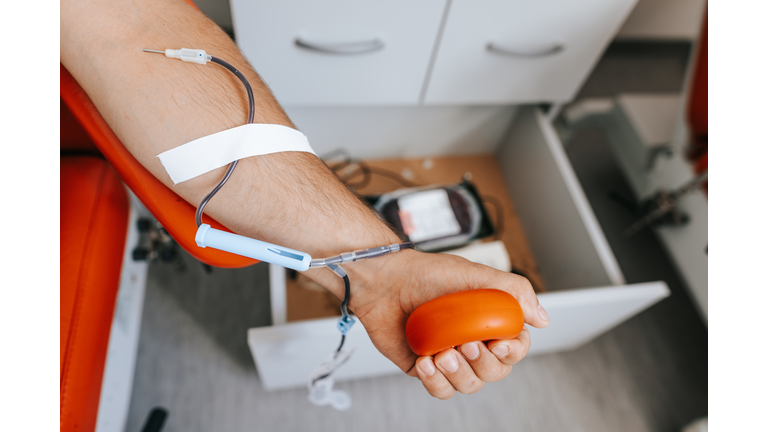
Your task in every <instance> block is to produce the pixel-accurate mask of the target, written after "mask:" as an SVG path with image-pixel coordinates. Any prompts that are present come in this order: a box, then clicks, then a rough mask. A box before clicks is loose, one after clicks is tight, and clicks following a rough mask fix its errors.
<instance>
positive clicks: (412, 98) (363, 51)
mask: <svg viewBox="0 0 768 432" xmlns="http://www.w3.org/2000/svg"><path fill="white" fill-rule="evenodd" d="M445 3H446V2H445V0H421V1H418V2H409V1H406V0H396V1H388V2H381V1H352V0H328V1H322V2H318V1H306V0H286V1H279V2H277V1H265V0H231V7H232V18H233V24H234V28H235V40H236V42H237V44H238V46H239V47H240V49H241V50H242V51H243V53H244V54H245V56H246V58H247V59H248V60H249V61H250V62H251V64H252V65H253V66H254V67H255V68H256V71H258V72H259V74H260V75H261V76H262V78H263V79H264V81H265V82H266V83H267V85H268V86H269V87H270V88H271V89H272V92H273V93H274V94H275V96H276V97H277V100H278V101H279V102H280V103H281V104H284V105H295V106H302V105H303V106H307V105H387V104H390V105H395V104H404V105H413V104H416V103H418V100H419V95H420V93H421V89H422V87H423V85H424V80H425V78H426V74H427V66H428V64H429V60H430V57H431V54H432V52H433V49H434V46H435V42H436V39H437V34H438V28H439V26H440V21H441V19H442V16H443V14H444V11H445Z"/></svg>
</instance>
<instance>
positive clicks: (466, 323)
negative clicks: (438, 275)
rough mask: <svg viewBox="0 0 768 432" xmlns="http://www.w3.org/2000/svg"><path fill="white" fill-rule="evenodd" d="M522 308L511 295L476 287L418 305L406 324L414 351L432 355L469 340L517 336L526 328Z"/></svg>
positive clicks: (406, 335) (406, 334)
mask: <svg viewBox="0 0 768 432" xmlns="http://www.w3.org/2000/svg"><path fill="white" fill-rule="evenodd" d="M524 322H525V318H524V317H523V309H522V308H521V307H520V303H518V302H517V299H515V298H514V297H513V296H512V295H511V294H509V293H507V292H505V291H501V290H497V289H475V290H467V291H460V292H456V293H452V294H447V295H444V296H442V297H438V298H436V299H434V300H430V301H428V302H426V303H424V304H423V305H421V306H419V307H418V308H416V310H415V311H413V313H412V314H411V316H410V317H408V322H407V323H406V324H405V337H406V339H407V340H408V346H410V347H411V350H413V352H415V353H416V354H418V355H420V356H431V355H435V354H437V353H439V352H440V351H442V350H444V349H447V348H451V347H455V346H458V345H461V344H465V343H467V342H473V341H490V340H496V339H514V338H516V337H517V335H519V334H520V332H521V331H523V324H524Z"/></svg>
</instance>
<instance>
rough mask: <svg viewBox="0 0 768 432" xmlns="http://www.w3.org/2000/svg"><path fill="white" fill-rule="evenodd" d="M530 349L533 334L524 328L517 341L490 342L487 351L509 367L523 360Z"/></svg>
mask: <svg viewBox="0 0 768 432" xmlns="http://www.w3.org/2000/svg"><path fill="white" fill-rule="evenodd" d="M481 345H482V344H481ZM530 347H531V333H530V332H529V331H528V329H527V328H523V331H522V332H520V335H518V336H517V337H516V338H515V339H512V340H495V341H490V342H488V345H487V349H488V350H489V351H490V352H491V353H492V354H493V356H494V357H496V359H497V360H498V361H499V362H501V363H503V364H505V365H509V366H512V365H513V364H516V363H517V362H519V361H520V360H522V359H523V357H525V356H526V354H528V349H529V348H530Z"/></svg>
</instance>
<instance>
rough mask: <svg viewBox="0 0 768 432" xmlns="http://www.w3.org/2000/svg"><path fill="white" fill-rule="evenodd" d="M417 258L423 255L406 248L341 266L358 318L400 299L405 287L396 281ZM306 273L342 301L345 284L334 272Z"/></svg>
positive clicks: (325, 270)
mask: <svg viewBox="0 0 768 432" xmlns="http://www.w3.org/2000/svg"><path fill="white" fill-rule="evenodd" d="M390 244H391V243H390ZM418 255H421V253H420V252H417V251H415V250H413V249H405V250H401V251H398V252H393V253H390V254H387V255H383V256H380V257H376V258H372V259H368V260H363V261H356V262H351V263H345V264H342V265H341V266H342V267H343V268H344V270H345V271H346V272H347V275H348V277H349V282H350V303H349V309H350V310H351V311H352V312H354V313H355V315H357V316H358V317H362V316H364V315H366V314H367V313H368V312H369V311H370V310H372V309H373V307H374V306H375V305H376V304H378V303H380V302H381V301H384V300H386V299H388V298H392V297H396V296H398V295H399V288H400V286H402V284H401V283H398V282H397V278H398V276H400V275H402V274H403V271H404V269H406V268H407V267H408V265H409V263H410V262H413V260H414V259H415V257H416V256H418ZM305 274H306V275H307V276H308V277H310V278H311V279H313V280H315V281H316V282H317V283H319V284H320V285H322V286H324V287H325V288H326V289H328V290H329V291H330V292H331V293H333V294H334V295H335V296H336V297H338V298H339V299H343V298H344V282H343V280H342V279H341V278H340V277H338V276H336V275H335V274H334V273H333V272H332V271H331V270H329V269H327V268H318V269H312V270H309V271H307V272H306V273H305Z"/></svg>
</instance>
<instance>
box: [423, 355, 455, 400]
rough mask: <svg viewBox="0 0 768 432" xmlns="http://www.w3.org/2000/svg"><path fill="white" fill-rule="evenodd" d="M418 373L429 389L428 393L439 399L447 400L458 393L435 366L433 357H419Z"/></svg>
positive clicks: (425, 386)
mask: <svg viewBox="0 0 768 432" xmlns="http://www.w3.org/2000/svg"><path fill="white" fill-rule="evenodd" d="M416 373H417V375H418V377H419V379H420V380H421V383H422V384H423V385H424V388H425V389H427V393H429V394H430V395H432V396H433V397H436V398H438V399H442V400H446V399H450V398H452V397H453V395H455V394H456V389H455V388H453V385H451V383H450V382H449V381H448V378H446V377H445V376H444V375H443V374H442V373H440V371H438V370H437V368H435V363H434V361H433V360H432V357H428V356H425V357H419V358H418V359H417V360H416Z"/></svg>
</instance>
